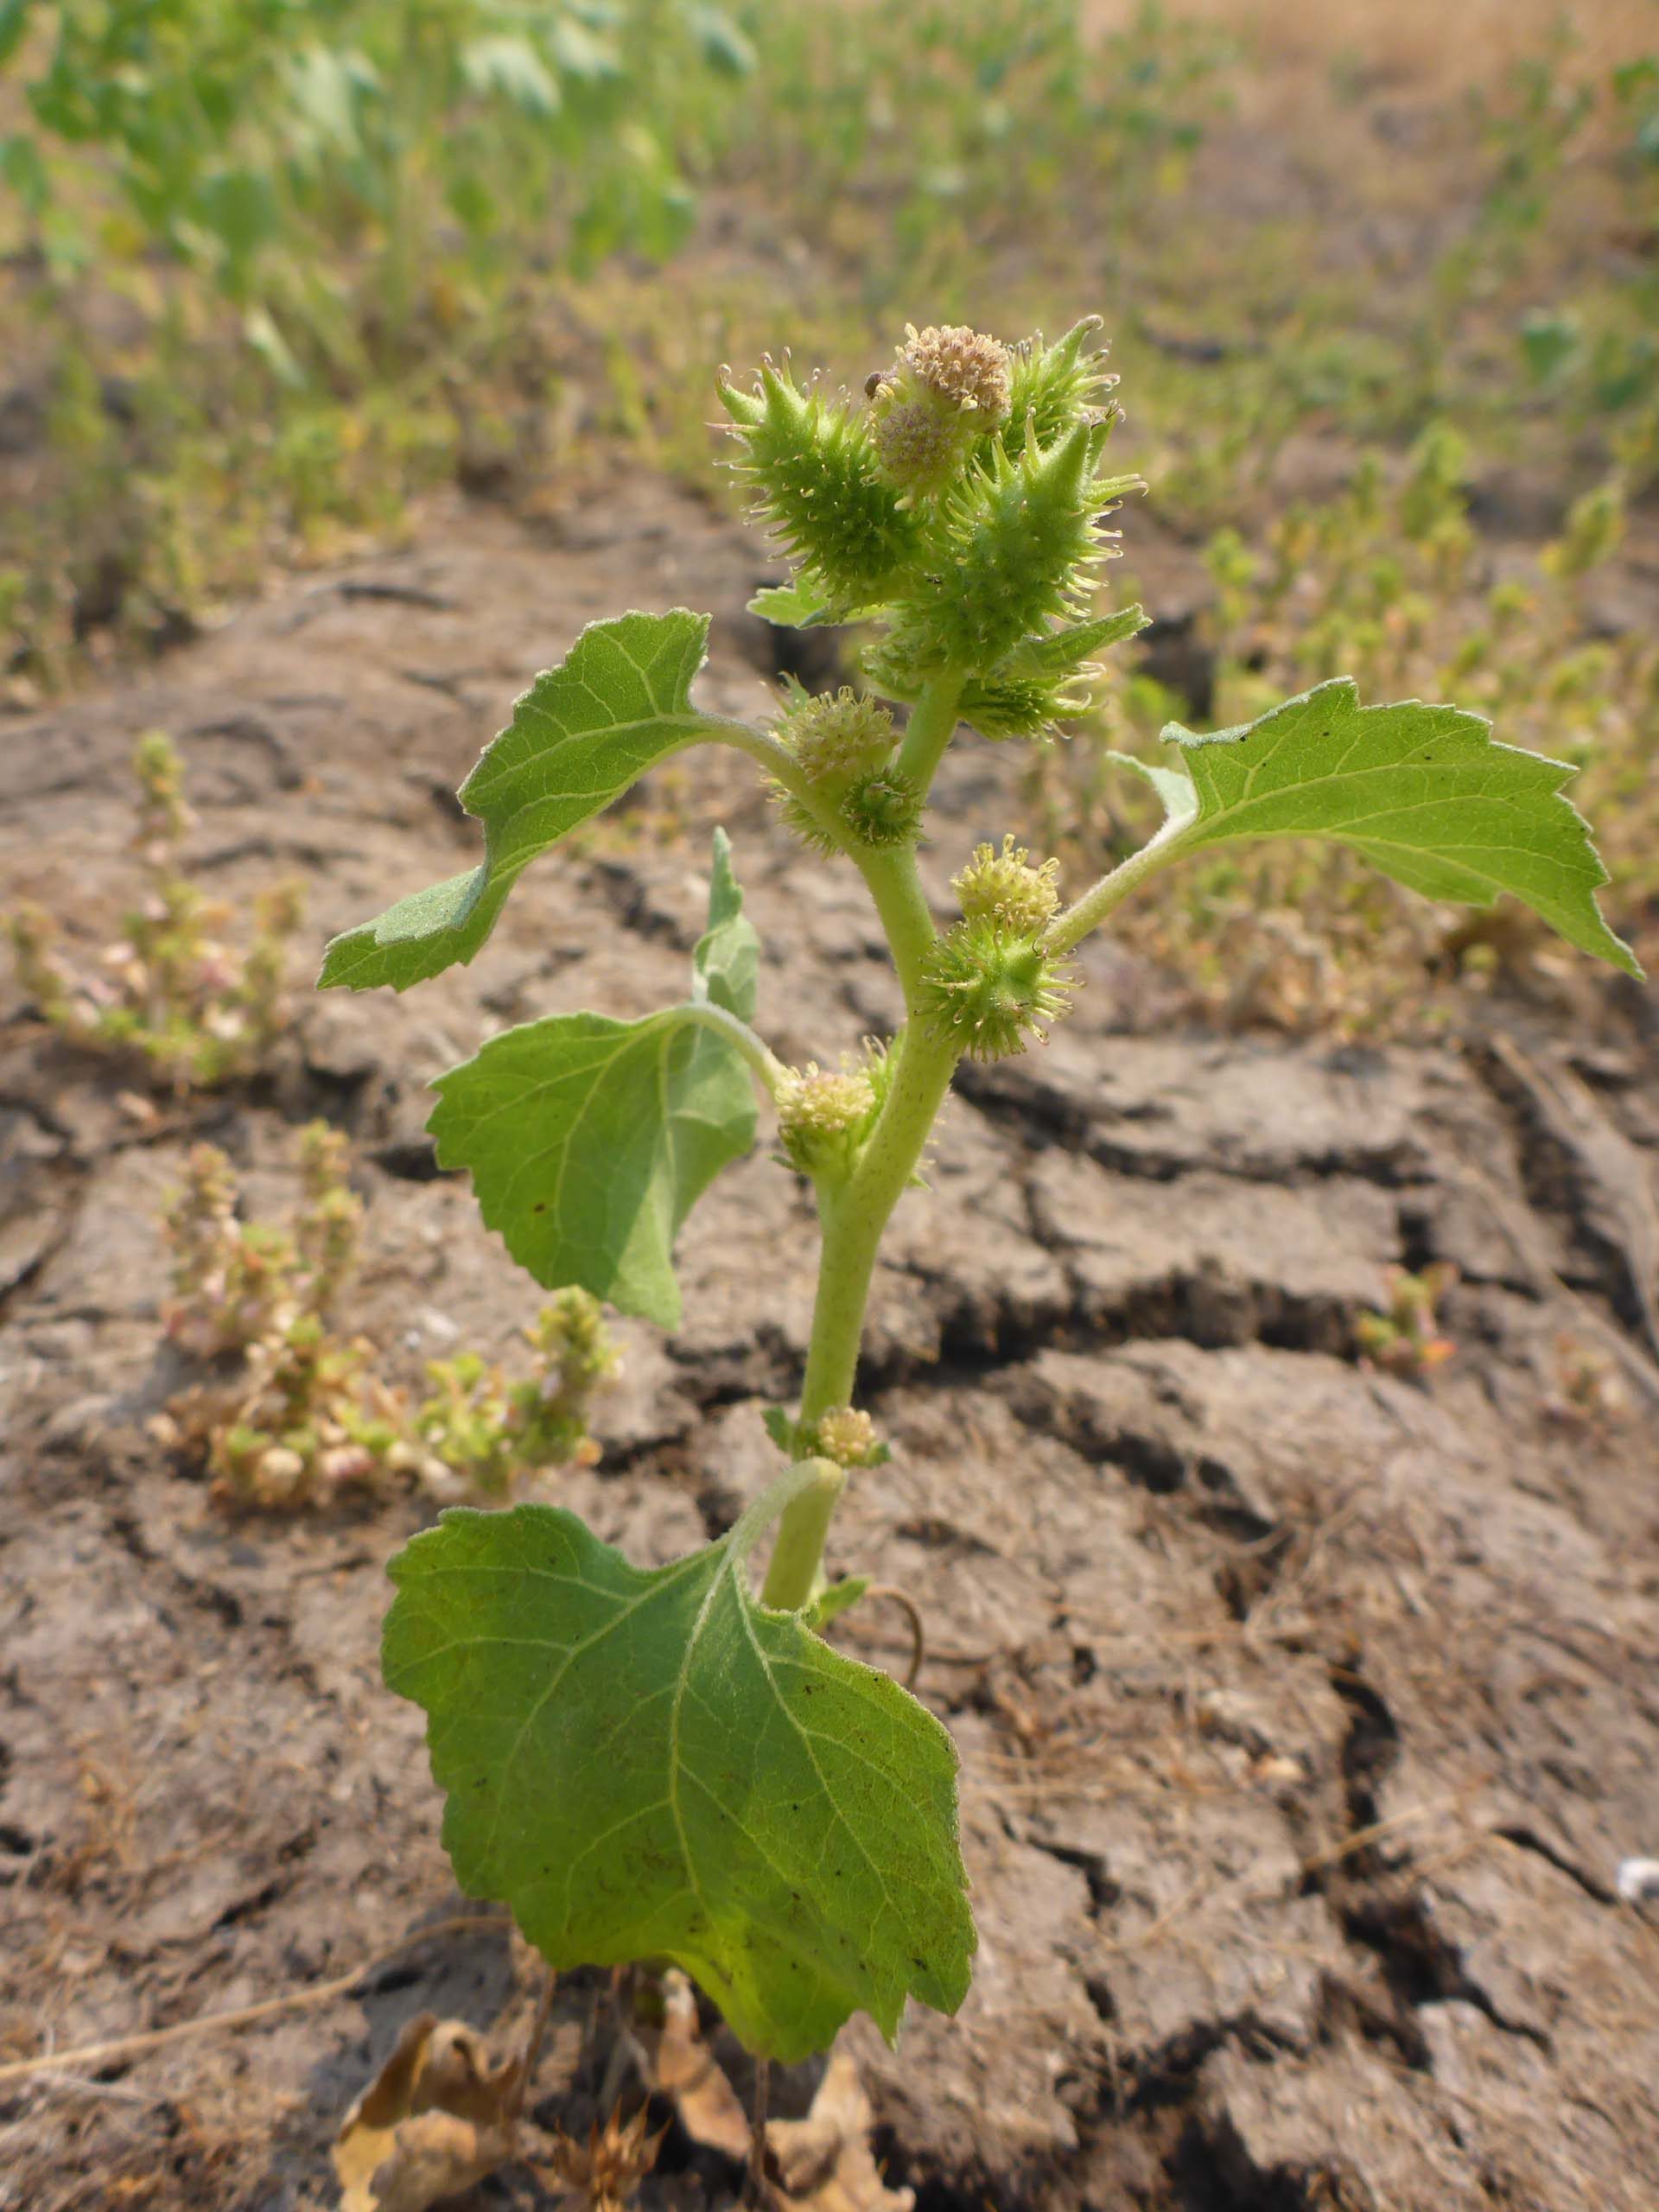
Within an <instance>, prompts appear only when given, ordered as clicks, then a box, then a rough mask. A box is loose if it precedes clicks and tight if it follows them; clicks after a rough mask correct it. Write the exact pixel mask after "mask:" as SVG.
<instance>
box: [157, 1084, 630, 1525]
mask: <svg viewBox="0 0 1659 2212" xmlns="http://www.w3.org/2000/svg"><path fill="white" fill-rule="evenodd" d="M299 1166H300V1177H301V1186H302V1199H301V1204H300V1206H299V1208H298V1210H297V1211H296V1214H295V1216H294V1217H293V1220H292V1222H291V1223H290V1224H289V1225H288V1226H287V1227H281V1226H278V1225H277V1224H272V1223H270V1222H260V1221H245V1220H242V1219H240V1218H239V1217H238V1189H237V1181H236V1177H235V1174H234V1173H233V1171H232V1167H231V1164H230V1162H229V1160H227V1159H226V1156H225V1154H223V1153H222V1152H220V1151H219V1150H218V1149H217V1148H216V1147H214V1146H213V1145H207V1144H203V1145H197V1146H195V1147H194V1148H193V1149H192V1151H191V1153H190V1155H189V1158H188V1162H187V1165H186V1179H185V1184H184V1187H183V1188H182V1189H181V1191H180V1192H178V1194H177V1196H176V1197H175V1199H174V1201H173V1204H172V1205H171V1207H170V1209H169V1211H168V1215H167V1219H166V1232H167V1239H168V1245H169V1247H170V1248H171V1251H172V1255H173V1270H172V1271H173V1290H172V1296H171V1298H170V1299H169V1300H168V1303H167V1306H166V1307H165V1309H164V1312H163V1323H164V1326H165V1329H166V1332H167V1335H168V1338H169V1340H170V1341H171V1342H172V1343H173V1344H175V1345H176V1346H177V1347H178V1348H179V1350H180V1351H181V1352H182V1353H184V1354H186V1355H187V1356H188V1357H190V1358H191V1359H193V1360H195V1361H199V1362H201V1363H205V1364H208V1365H212V1366H213V1367H214V1368H215V1369H216V1370H219V1372H217V1373H216V1374H215V1375H214V1376H213V1378H212V1379H211V1380H208V1381H204V1382H201V1383H195V1384H193V1385H192V1386H191V1387H190V1388H189V1389H186V1390H183V1391H181V1392H180V1393H179V1394H178V1395H176V1396H175V1398H174V1399H173V1400H172V1402H171V1403H170V1404H169V1406H168V1411H167V1413H166V1414H165V1415H164V1416H163V1417H162V1421H160V1422H159V1423H158V1424H157V1431H156V1433H157V1435H158V1437H159V1438H160V1440H162V1441H164V1442H166V1443H168V1444H169V1445H171V1446H174V1447H175V1448H177V1449H179V1450H181V1451H182V1452H185V1453H186V1454H187V1455H188V1456H189V1457H192V1458H194V1459H202V1460H204V1461H205V1463H206V1465H207V1467H208V1469H209V1471H211V1473H212V1474H213V1479H214V1487H215V1490H216V1491H217V1492H218V1494H219V1496H220V1497H223V1498H225V1499H226V1501H227V1502H229V1503H234V1504H236V1505H239V1506H248V1507H256V1508H263V1509H270V1510H290V1509H293V1508H296V1507H302V1506H311V1505H317V1504H320V1503H326V1502H327V1501H328V1500H329V1499H331V1498H334V1497H339V1496H340V1495H341V1494H342V1493H345V1492H347V1491H353V1490H367V1491H377V1490H384V1489H387V1488H389V1487H392V1486H394V1485H396V1484H397V1483H399V1482H412V1483H416V1484H419V1485H420V1486H421V1487H423V1488H424V1489H426V1490H429V1491H432V1492H433V1493H434V1494H435V1495H436V1496H437V1497H442V1498H443V1499H445V1500H446V1501H450V1500H454V1499H456V1498H461V1497H483V1498H487V1499H499V1498H502V1497H505V1496H507V1495H508V1493H509V1492H510V1491H511V1490H512V1487H513V1484H514V1483H515V1481H516V1480H517V1478H518V1477H519V1476H521V1475H522V1474H524V1472H526V1471H529V1470H531V1469H533V1468H539V1467H551V1466H562V1465H589V1464H591V1463H592V1461H593V1460H594V1459H596V1458H597V1456H598V1452H597V1447H596V1446H594V1443H593V1441H592V1440H591V1438H590V1437H589V1436H588V1429H587V1414H588V1407H589V1405H590V1402H591V1401H592V1398H593V1395H594V1391H595V1390H596V1389H599V1388H600V1387H601V1384H602V1383H604V1382H605V1381H606V1379H607V1376H609V1375H610V1374H611V1373H612V1372H613V1370H614V1368H615V1365H616V1356H615V1353H614V1351H613V1349H612V1346H611V1344H610V1340H609V1338H608V1337H607V1333H606V1331H605V1328H604V1325H603V1323H602V1321H601V1317H600V1310H599V1306H598V1302H597V1300H594V1299H592V1298H590V1297H589V1296H588V1294H587V1293H586V1292H585V1291H582V1290H575V1289H569V1290H563V1291H561V1292H560V1293H559V1294H558V1295H557V1296H556V1298H555V1299H554V1300H552V1301H551V1302H550V1304H549V1305H548V1306H544V1307H543V1310H542V1313H541V1315H540V1317H539V1319H537V1322H536V1323H535V1324H534V1325H532V1326H531V1328H529V1329H527V1330H526V1331H525V1332H524V1339H525V1342H526V1344H527V1345H528V1346H529V1349H530V1351H531V1353H532V1355H533V1358H532V1361H531V1366H530V1369H529V1370H528V1372H526V1373H525V1374H524V1375H521V1376H518V1377H516V1378H513V1379H512V1380H508V1379H507V1378H506V1377H505V1376H504V1374H503V1372H502V1370H501V1369H500V1368H499V1367H497V1366H493V1365H491V1364H490V1363H488V1362H486V1360H485V1359H483V1358H482V1357H480V1355H479V1354H477V1353H474V1352H463V1353H461V1354H459V1355H457V1356H455V1357H452V1358H449V1359H444V1360H434V1361H432V1362H430V1363H429V1365H428V1367H427V1370H426V1381H427V1386H428V1391H429V1395H428V1396H427V1397H426V1398H425V1399H424V1400H423V1402H420V1403H419V1404H418V1405H416V1406H414V1407H411V1406H410V1402H409V1400H408V1397H407V1395H406V1394H404V1392H403V1391H401V1390H398V1389H393V1388H392V1387H391V1386H390V1385H389V1384H387V1383H385V1382H384V1381H383V1380H381V1379H380V1376H379V1375H378V1364H379V1355H378V1353H377V1351H376V1349H375V1347H374V1345H373V1344H371V1343H370V1342H369V1341H368V1339H367V1338H364V1337H360V1336H358V1337H346V1336H342V1335H340V1333H339V1332H337V1330H336V1329H335V1326H334V1312H335V1308H336V1306H337V1305H338V1303H339V1300H340V1295H341V1293H342V1291H343V1290H344V1289H345V1288H346V1286H347V1284H348V1283H349V1281H350V1279H351V1276H352V1274H353V1270H354V1268H355V1266H356V1262H357V1252H358V1243H359V1231H360V1228H361V1223H362V1214H363V1206H362V1201H361V1199H360V1198H359V1197H358V1196H357V1194H356V1192H354V1191H353V1189H352V1187H351V1183H350V1180H349V1173H348V1168H349V1161H348V1153H347V1147H346V1139H345V1138H344V1136H343V1135H341V1134H340V1132H339V1131H338V1130H335V1129H332V1128H329V1126H328V1125H327V1122H313V1123H312V1124H311V1125H310V1126H309V1127H308V1128H307V1129H305V1130H304V1131H303V1132H302V1135H301V1137H300V1141H299Z"/></svg>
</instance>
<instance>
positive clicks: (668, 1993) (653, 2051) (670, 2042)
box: [634, 1969, 751, 2164]
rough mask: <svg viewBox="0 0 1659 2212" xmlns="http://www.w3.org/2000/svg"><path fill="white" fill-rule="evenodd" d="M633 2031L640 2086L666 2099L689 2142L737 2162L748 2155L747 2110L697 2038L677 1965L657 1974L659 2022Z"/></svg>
mask: <svg viewBox="0 0 1659 2212" xmlns="http://www.w3.org/2000/svg"><path fill="white" fill-rule="evenodd" d="M634 2033H635V2037H636V2039H637V2041H638V2043H639V2050H640V2053H641V2056H642V2057H643V2059H644V2061H645V2064H644V2068H643V2071H644V2073H645V2085H646V2087H647V2088H650V2089H652V2090H653V2091H654V2092H655V2093H656V2094H658V2095H659V2096H664V2097H671V2098H672V2100H673V2101H674V2108H675V2110H676V2111H677V2113H678V2114H679V2118H680V2125H681V2126H683V2128H684V2130H685V2132H686V2133H687V2134H688V2135H689V2136H690V2138H691V2139H692V2141H693V2142H694V2143H701V2144H702V2145H703V2146H704V2147H705V2148H706V2149H708V2150H710V2151H720V2152H724V2154H725V2155H726V2157H727V2158H734V2159H735V2160H736V2161H737V2162H738V2164H742V2162H743V2161H744V2160H745V2159H746V2158H747V2157H748V2155H749V2145H750V2141H751V2137H750V2133H749V2120H748V2114H747V2113H746V2112H745V2111H744V2109H743V2105H742V2101H741V2098H740V2097H739V2095H738V2094H737V2091H736V2090H735V2089H734V2088H733V2087H732V2085H731V2082H729V2081H728V2079H727V2076H726V2074H725V2071H724V2069H722V2067H721V2063H720V2062H719V2060H718V2059H717V2058H716V2057H715V2055H714V2053H713V2052H712V2051H711V2050H709V2046H708V2044H705V2043H704V2041H703V2040H702V2030H701V2028H700V2027H699V2026H698V2024H697V1999H696V1992H695V1991H694V1990H693V1989H692V1986H691V1984H690V1982H689V1981H688V1980H686V1978H685V1976H684V1975H683V1974H681V1973H680V1972H678V1970H677V1969H671V1971H670V1972H669V1973H667V1974H664V1976H663V2018H662V2024H661V2025H660V2026H649V2027H648V2026H645V2025H643V2024H641V2025H639V2026H637V2027H636V2028H635V2031H634Z"/></svg>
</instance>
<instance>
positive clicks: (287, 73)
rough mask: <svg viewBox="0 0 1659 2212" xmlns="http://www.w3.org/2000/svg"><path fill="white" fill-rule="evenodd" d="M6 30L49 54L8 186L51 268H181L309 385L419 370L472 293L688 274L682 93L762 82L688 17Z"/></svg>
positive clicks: (56, 12) (57, 21)
mask: <svg viewBox="0 0 1659 2212" xmlns="http://www.w3.org/2000/svg"><path fill="white" fill-rule="evenodd" d="M0 25H3V29H0V54H3V53H4V51H5V50H6V49H7V48H10V49H11V50H12V51H13V52H14V53H16V54H17V55H18V56H19V57H20V58H22V60H25V62H27V60H29V57H30V56H32V55H35V54H38V55H39V60H38V63H37V66H35V67H34V69H33V70H32V71H26V73H25V85H24V91H25V95H26V99H27V104H28V108H29V123H28V124H24V125H23V126H22V127H21V128H20V129H19V130H16V131H14V132H13V133H12V134H11V136H10V137H9V138H8V139H7V140H6V141H5V142H4V143H3V147H0V176H3V178H4V179H5V180H6V181H8V182H10V185H11V187H12V189H13V192H14V194H16V198H17V200H18V201H19V202H20V204H21V207H22V212H23V213H24V215H25V217H26V219H27V221H28V224H29V227H30V228H31V230H32V232H33V233H34V235H35V239H36V241H37V243H38V245H39V246H40V248H41V251H42V253H43V254H44V256H45V257H46V259H47V262H48V265H49V266H50V267H51V268H52V269H53V270H54V271H55V272H57V273H58V274H59V275H60V276H62V277H72V276H73V275H76V274H78V273H79V272H80V271H81V270H85V269H86V268H87V267H88V266H89V265H92V264H94V263H99V264H103V265H107V264H108V263H109V261H110V260H111V257H117V258H118V257H121V256H122V255H123V254H125V255H127V256H130V257H136V256H138V255H141V254H143V253H146V252H149V251H154V250H156V249H160V250H161V251H162V253H163V254H164V255H165V256H166V257H168V259H169V260H170V261H172V262H173V263H175V264H181V265H183V266H186V267H188V268H191V269H194V270H197V271H198V272H200V274H201V275H203V276H205V277H207V278H208V279H209V280H210V281H211V282H212V283H213V285H214V286H215V287H216V288H217V289H219V291H221V292H222V293H223V294H224V295H225V296H226V297H227V298H228V299H229V300H230V301H231V302H232V303H233V304H234V305H235V307H236V308H237V309H238V312H239V314H240V315H241V318H242V325H243V329H244V331H245V335H246V337H247V340H248V341H249V342H250V343H251V345H252V346H254V347H255V348H256V350H257V352H258V353H260V354H261V355H262V356H263V357H264V359H265V360H266V362H267V363H268V365H270V368H271V369H272V371H273V372H275V373H276V375H277V377H278V378H279V379H281V380H282V381H283V382H284V383H289V384H293V385H298V384H301V383H302V382H304V381H306V380H307V379H308V378H310V377H314V376H316V375H318V374H328V373H334V374H338V373H340V372H346V373H361V372H362V371H363V370H364V368H365V366H366V365H372V364H374V363H376V362H383V361H384V360H385V359H387V358H391V359H394V360H395V359H401V358H403V357H404V355H405V354H406V353H408V352H409V350H410V348H411V347H414V346H417V345H418V344H419V343H420V342H421V341H422V340H423V338H424V336H425V335H426V334H428V333H429V330H430V328H431V327H433V326H434V325H435V326H437V327H440V328H442V327H443V326H444V325H445V324H446V322H448V323H452V322H453V321H454V319H455V318H456V317H457V315H460V314H461V312H462V311H463V302H461V299H460V298H459V297H458V296H457V292H458V288H459V287H461V286H463V285H467V284H470V285H473V286H475V287H480V288H482V289H484V290H485V291H486V292H494V291H499V289H500V288H501V287H503V286H505V285H509V284H511V283H513V282H515V281H516V280H517V277H518V273H519V272H520V270H522V269H523V268H524V266H525V265H526V264H533V263H534V262H535V261H536V260H537V259H545V258H546V257H549V256H552V257H557V258H560V259H562V260H563V262H565V263H566V264H568V265H573V266H575V267H578V268H580V267H582V266H591V265H592V264H594V262H595V261H596V260H597V259H599V258H600V257H602V256H603V255H604V254H606V253H607V252H609V251H613V250H615V249H616V248H617V247H619V246H626V247H628V248H629V249H630V250H632V251H639V252H642V253H645V254H646V255H648V256H652V257H660V256H662V255H664V254H666V253H668V252H670V251H672V250H673V248H674V247H675V246H676V245H677V244H678V243H679V242H680V240H681V239H682V238H683V236H684V234H685V231H686V227H687V225H688V223H689V221H690V214H691V210H692V204H693V203H692V200H691V195H690V192H689V190H688V188H687V185H686V182H685V180H684V178H683V175H682V173H681V169H680V167H679V165H678V163H677V160H676V158H675V154H674V149H673V144H672V139H671V132H672V127H673V124H674V121H675V118H676V116H677V113H678V112H679V111H680V110H681V108H682V107H683V97H682V94H681V92H680V90H679V89H678V88H681V87H683V86H687V85H688V84H689V83H690V81H691V80H693V79H696V77H697V75H698V74H699V73H702V74H704V75H707V76H712V77H714V78H716V79H729V78H731V77H733V76H734V75H741V73H743V72H744V71H745V70H746V68H747V65H748V48H747V41H745V40H744V39H743V37H742V35H741V32H740V31H739V30H738V29H737V26H736V24H735V23H734V22H733V21H732V20H731V19H730V18H729V17H728V16H727V15H725V14H724V13H723V12H722V11H721V10H720V9H718V8H716V7H713V6H710V5H706V4H696V5H692V4H690V0H636V4H634V5H632V6H631V7H620V6H612V5H607V4H606V0H548V4H539V5H527V4H524V0H88V4H85V5H80V6H77V7H74V8H69V9H48V8H46V7H43V6H38V5H37V4H35V0H10V6H9V7H8V8H7V9H6V10H5V11H4V12H3V14H0ZM31 29H36V30H38V33H39V36H38V37H33V38H31V37H30V35H29V34H30V31H31ZM647 116H650V117H651V118H653V120H652V122H651V123H648V122H647V121H646V119H645V118H646V117H647ZM100 187H101V188H100Z"/></svg>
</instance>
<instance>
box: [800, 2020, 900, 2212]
mask: <svg viewBox="0 0 1659 2212" xmlns="http://www.w3.org/2000/svg"><path fill="white" fill-rule="evenodd" d="M873 2118H874V2114H873V2113H872V2112H871V2109H870V2101H869V2099H868V2096H867V2095H866V2094H865V2093H864V2085H863V2083H862V2082H861V2081H860V2080H859V2078H858V2069H857V2067H856V2066H855V2064H854V2063H853V2061H852V2060H851V2059H850V2058H849V2056H847V2054H846V2053H845V2052H844V2051H836V2052H835V2053H834V2054H833V2055H832V2056H831V2058H830V2060H829V2066H828V2067H827V2069H825V2072H824V2076H823V2081H822V2082H820V2083H819V2084H818V2093H817V2096H815V2097H814V2098H813V2100H812V2109H811V2110H810V2112H809V2113H807V2116H806V2118H805V2119H804V2120H773V2122H772V2125H771V2126H770V2127H769V2128H768V2129H767V2130H766V2147H767V2150H768V2152H769V2153H770V2156H771V2162H772V2165H773V2166H774V2167H775V2169H776V2171H777V2175H778V2179H779V2183H780V2188H779V2196H780V2197H781V2198H782V2200H783V2202H785V2204H787V2205H789V2206H791V2207H792V2208H794V2212H912V2207H913V2205H914V2204H915V2202H916V2192H915V2190H912V2189H889V2188H888V2187H887V2183H885V2182H884V2181H883V2180H882V2178H881V2172H880V2168H879V2167H878V2166H877V2164H876V2163H875V2158H874V2153H873V2152H872V2151H871V2149H870V2123H871V2121H872V2120H873Z"/></svg>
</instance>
